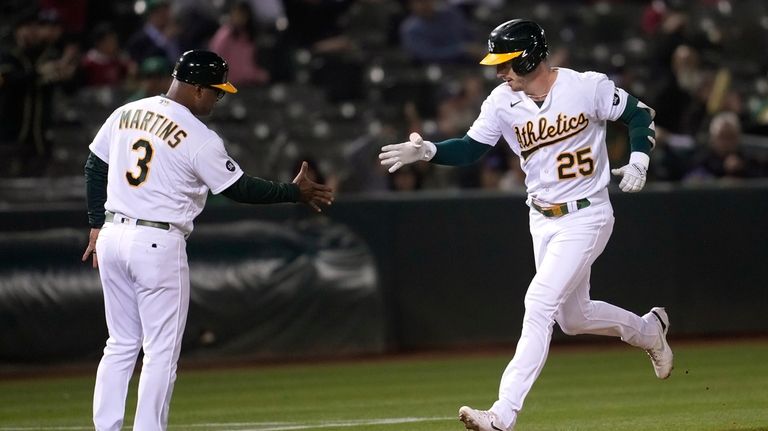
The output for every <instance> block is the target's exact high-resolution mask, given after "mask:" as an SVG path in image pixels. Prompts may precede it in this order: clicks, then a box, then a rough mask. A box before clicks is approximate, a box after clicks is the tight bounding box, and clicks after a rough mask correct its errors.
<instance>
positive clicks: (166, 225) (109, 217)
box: [106, 211, 171, 230]
mask: <svg viewBox="0 0 768 431" xmlns="http://www.w3.org/2000/svg"><path fill="white" fill-rule="evenodd" d="M106 215H107V217H106V220H107V221H108V222H111V221H113V220H114V219H115V214H114V213H112V212H109V211H107V212H106ZM124 220H126V219H123V220H120V223H122V222H123V221H124ZM136 225H138V226H147V227H154V228H157V229H162V230H171V225H170V224H169V223H165V222H161V221H149V220H141V219H138V220H136Z"/></svg>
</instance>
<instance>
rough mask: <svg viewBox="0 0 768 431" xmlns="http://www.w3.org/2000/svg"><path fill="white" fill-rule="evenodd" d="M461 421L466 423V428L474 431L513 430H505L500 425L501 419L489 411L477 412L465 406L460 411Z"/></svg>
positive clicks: (509, 429)
mask: <svg viewBox="0 0 768 431" xmlns="http://www.w3.org/2000/svg"><path fill="white" fill-rule="evenodd" d="M459 420H460V421H462V422H464V427H465V428H466V429H468V430H473V431H512V428H511V427H510V428H508V429H504V428H502V427H501V425H499V419H498V418H496V415H495V414H494V413H493V412H491V411H488V410H475V409H473V408H472V407H467V406H464V407H462V408H460V409H459Z"/></svg>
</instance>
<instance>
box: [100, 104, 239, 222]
mask: <svg viewBox="0 0 768 431" xmlns="http://www.w3.org/2000/svg"><path fill="white" fill-rule="evenodd" d="M89 148H90V150H91V151H92V152H93V153H94V154H95V155H96V156H98V157H99V158H100V159H102V160H103V161H105V162H107V163H108V164H109V177H108V185H107V202H106V203H105V205H104V207H105V209H106V210H107V211H111V212H113V213H120V214H124V215H126V216H128V217H132V218H136V219H143V220H150V221H157V222H166V223H170V224H171V225H173V226H175V227H176V228H178V229H179V230H181V231H182V232H184V233H190V232H191V231H192V221H193V220H194V218H195V217H197V215H198V214H200V212H201V211H202V210H203V207H204V206H205V201H206V198H207V196H208V190H209V189H210V190H211V192H213V193H214V194H218V193H220V192H221V191H223V190H225V189H226V188H227V187H229V186H230V185H232V184H233V183H234V182H235V181H237V179H238V178H240V176H241V175H242V174H243V171H242V170H241V169H240V166H238V164H237V163H236V162H235V161H234V160H232V159H231V158H230V157H229V155H228V154H227V151H226V150H225V149H224V143H223V142H222V140H221V138H220V137H219V136H218V135H217V134H216V133H215V132H214V131H212V130H210V129H209V128H208V127H206V126H205V124H203V123H202V122H201V121H200V120H198V119H197V118H196V117H195V116H194V115H193V114H192V113H191V112H190V111H189V109H187V108H186V107H185V106H183V105H180V104H179V103H177V102H174V101H173V100H171V99H168V98H166V97H163V96H155V97H149V98H146V99H141V100H137V101H135V102H132V103H128V104H126V105H123V106H122V107H120V108H118V109H117V110H116V111H115V112H113V113H112V115H110V117H109V118H108V119H107V121H106V122H105V123H104V125H102V127H101V130H99V133H98V134H97V135H96V137H95V138H94V139H93V142H92V143H91V145H90V147H89Z"/></svg>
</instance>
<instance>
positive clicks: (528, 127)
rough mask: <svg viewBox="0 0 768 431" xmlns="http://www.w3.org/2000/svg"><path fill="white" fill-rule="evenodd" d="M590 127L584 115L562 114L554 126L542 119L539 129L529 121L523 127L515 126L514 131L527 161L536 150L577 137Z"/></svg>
mask: <svg viewBox="0 0 768 431" xmlns="http://www.w3.org/2000/svg"><path fill="white" fill-rule="evenodd" d="M588 125H589V119H588V118H587V116H586V115H585V114H584V113H581V114H579V115H578V116H568V115H566V114H563V113H560V114H557V119H555V123H554V124H550V123H549V120H547V118H546V117H541V118H539V121H538V128H537V127H536V124H535V123H534V122H533V121H528V122H527V123H525V125H523V126H514V129H515V134H516V135H517V142H519V143H520V154H521V155H522V156H523V158H524V159H527V158H528V157H529V156H530V155H531V154H533V153H534V152H536V150H538V149H540V148H544V147H546V146H548V145H552V144H555V143H557V142H560V141H562V140H564V139H568V138H570V137H572V136H575V135H577V134H579V133H580V132H581V131H583V130H584V129H586V128H587V126H588Z"/></svg>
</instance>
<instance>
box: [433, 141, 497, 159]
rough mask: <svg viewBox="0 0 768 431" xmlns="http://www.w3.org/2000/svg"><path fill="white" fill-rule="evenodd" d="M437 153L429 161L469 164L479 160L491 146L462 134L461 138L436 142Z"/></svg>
mask: <svg viewBox="0 0 768 431" xmlns="http://www.w3.org/2000/svg"><path fill="white" fill-rule="evenodd" d="M435 147H437V153H435V157H433V158H432V160H430V162H431V163H435V164H438V165H448V166H463V165H469V164H471V163H474V162H476V161H478V160H480V158H481V157H483V155H484V154H485V153H487V152H488V151H489V150H490V149H491V148H492V147H491V146H490V145H486V144H483V143H481V142H478V141H475V140H474V139H472V138H470V137H469V135H464V137H463V138H454V139H448V140H445V141H441V142H436V143H435Z"/></svg>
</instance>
